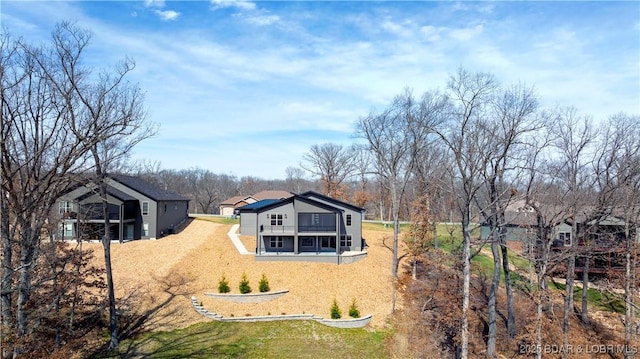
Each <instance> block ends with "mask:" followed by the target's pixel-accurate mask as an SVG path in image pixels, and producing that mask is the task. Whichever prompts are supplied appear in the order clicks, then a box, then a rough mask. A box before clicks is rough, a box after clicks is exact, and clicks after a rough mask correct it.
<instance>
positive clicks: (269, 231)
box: [236, 192, 366, 263]
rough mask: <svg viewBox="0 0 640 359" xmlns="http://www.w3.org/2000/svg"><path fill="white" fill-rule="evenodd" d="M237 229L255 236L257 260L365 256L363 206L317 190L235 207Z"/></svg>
mask: <svg viewBox="0 0 640 359" xmlns="http://www.w3.org/2000/svg"><path fill="white" fill-rule="evenodd" d="M236 214H237V215H239V216H240V234H242V235H249V236H255V238H256V249H255V250H256V260H262V261H267V260H279V261H311V262H332V263H351V262H354V261H357V260H359V259H362V258H364V257H365V256H366V251H365V248H366V244H365V241H364V239H363V238H362V219H363V216H364V209H362V208H360V207H357V206H354V205H351V204H349V203H346V202H342V201H339V200H336V199H334V198H330V197H327V196H324V195H322V194H319V193H316V192H305V193H302V194H295V195H292V196H290V197H287V198H281V199H263V200H261V201H257V202H254V203H251V204H247V205H245V206H242V207H240V208H237V209H236Z"/></svg>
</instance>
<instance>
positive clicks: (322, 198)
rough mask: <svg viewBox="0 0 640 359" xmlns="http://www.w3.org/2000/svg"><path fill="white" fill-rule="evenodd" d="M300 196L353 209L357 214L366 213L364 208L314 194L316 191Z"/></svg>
mask: <svg viewBox="0 0 640 359" xmlns="http://www.w3.org/2000/svg"><path fill="white" fill-rule="evenodd" d="M299 196H302V197H305V198H313V197H316V198H319V199H320V200H323V201H327V202H329V203H332V204H333V205H335V206H338V207H344V208H349V209H351V210H353V211H356V212H364V211H365V209H364V208H361V207H358V206H354V205H352V204H350V203H347V202H343V201H340V200H337V199H335V198H331V197H329V196H325V195H323V194H320V193H318V192H314V191H307V192H304V193H301V194H299Z"/></svg>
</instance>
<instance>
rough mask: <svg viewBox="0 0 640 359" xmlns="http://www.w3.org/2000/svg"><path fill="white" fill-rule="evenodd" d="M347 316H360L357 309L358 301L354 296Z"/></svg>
mask: <svg viewBox="0 0 640 359" xmlns="http://www.w3.org/2000/svg"><path fill="white" fill-rule="evenodd" d="M349 316H350V317H351V318H360V310H359V309H358V302H357V301H356V298H353V300H352V301H351V306H350V307H349Z"/></svg>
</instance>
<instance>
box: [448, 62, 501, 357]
mask: <svg viewBox="0 0 640 359" xmlns="http://www.w3.org/2000/svg"><path fill="white" fill-rule="evenodd" d="M447 87H448V91H449V93H450V98H451V101H452V106H453V107H452V109H451V112H450V116H449V120H448V121H447V122H446V123H445V124H444V125H443V126H442V127H440V128H438V130H437V133H438V135H439V136H440V138H441V139H442V141H443V142H444V143H445V146H446V147H447V149H448V150H449V152H450V154H451V157H452V159H453V164H452V165H451V166H450V167H449V168H448V169H449V171H450V178H451V181H452V183H451V188H452V189H454V190H455V191H456V195H457V199H458V201H457V206H458V209H459V211H460V217H461V222H462V238H463V248H462V258H461V261H462V277H463V278H462V280H463V285H462V290H463V293H462V296H463V298H462V324H461V328H460V357H462V358H467V357H468V353H469V347H468V345H469V344H468V343H469V293H470V288H469V287H470V279H471V263H470V261H471V208H472V206H473V203H474V199H475V197H476V194H477V192H478V191H479V190H480V188H481V187H482V182H481V181H480V180H479V179H480V177H481V174H482V171H483V169H484V168H483V166H484V163H483V152H484V148H485V147H486V145H487V144H486V142H487V141H488V138H487V137H485V136H484V133H483V132H482V131H479V129H480V128H481V127H482V122H481V120H482V118H483V117H484V115H485V113H484V111H485V110H486V105H487V104H488V102H489V100H490V99H491V95H492V94H493V91H494V90H495V89H496V87H497V83H496V80H495V78H494V77H493V76H492V75H489V74H485V73H478V74H472V73H469V72H467V71H465V70H463V69H460V70H458V72H457V73H456V74H455V75H453V76H451V77H450V79H449V83H448V86H447Z"/></svg>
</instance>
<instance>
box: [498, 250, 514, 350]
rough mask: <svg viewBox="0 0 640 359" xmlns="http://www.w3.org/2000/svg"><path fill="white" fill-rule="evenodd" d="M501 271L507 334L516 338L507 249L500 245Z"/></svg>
mask: <svg viewBox="0 0 640 359" xmlns="http://www.w3.org/2000/svg"><path fill="white" fill-rule="evenodd" d="M500 249H501V250H502V270H503V271H504V283H505V290H506V292H507V334H508V335H509V337H510V338H513V337H515V336H516V332H517V330H516V309H515V306H514V305H513V286H512V285H511V269H510V268H509V248H507V245H506V243H502V245H501V247H500Z"/></svg>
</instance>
